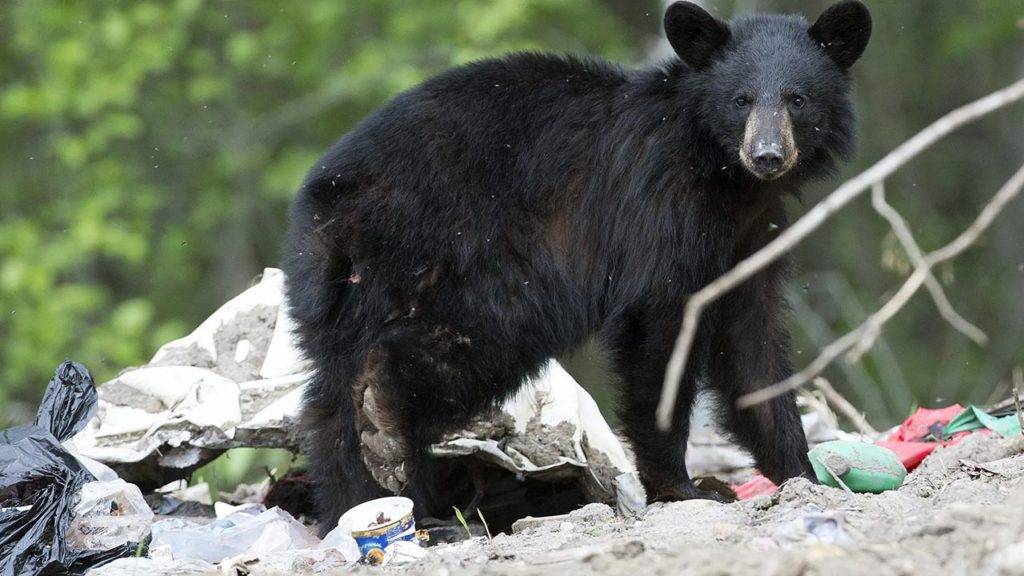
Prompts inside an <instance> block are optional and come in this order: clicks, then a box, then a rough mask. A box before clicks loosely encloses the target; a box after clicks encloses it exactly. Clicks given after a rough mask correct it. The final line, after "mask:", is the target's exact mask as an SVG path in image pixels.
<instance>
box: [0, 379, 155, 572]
mask: <svg viewBox="0 0 1024 576" xmlns="http://www.w3.org/2000/svg"><path fill="white" fill-rule="evenodd" d="M95 403H96V391H95V388H94V386H93V382H92V377H91V376H90V375H89V371H88V370H86V369H85V367H84V366H82V365H81V364H77V363H74V362H64V363H63V364H61V365H60V366H59V367H58V368H57V371H56V374H55V375H54V377H53V379H52V380H50V383H49V385H48V386H47V389H46V393H45V395H44V397H43V401H42V404H41V405H40V407H39V412H38V414H37V416H36V424H34V425H32V426H18V427H15V428H10V429H8V430H4V431H2V432H0V575H2V576H25V575H37V574H81V573H83V572H84V571H85V570H86V569H88V568H89V567H91V566H97V565H100V564H103V563H105V562H108V561H110V560H112V559H114V558H119V557H122V556H126V555H129V554H131V553H132V552H133V551H134V549H135V547H136V544H135V543H125V544H123V545H121V546H117V547H114V548H112V549H110V550H76V549H74V548H73V547H72V546H71V544H70V543H69V542H68V541H67V539H66V537H65V536H66V534H67V532H68V528H69V526H70V524H71V522H72V518H73V516H74V509H75V506H76V504H77V503H78V501H79V492H80V490H81V489H82V486H83V485H85V484H86V483H87V482H91V481H93V480H95V477H94V476H93V474H91V473H90V472H89V470H88V469H87V468H86V467H85V466H84V465H83V463H82V462H79V460H78V459H77V458H76V457H75V456H74V455H73V454H71V453H70V452H68V451H67V450H66V449H65V448H64V447H63V446H62V445H61V441H63V440H66V439H68V438H69V437H70V436H71V435H73V434H75V433H77V432H78V431H79V430H81V429H82V427H83V426H85V424H86V420H87V419H88V418H89V417H90V416H91V415H92V414H93V412H94V411H95V408H96V406H95Z"/></svg>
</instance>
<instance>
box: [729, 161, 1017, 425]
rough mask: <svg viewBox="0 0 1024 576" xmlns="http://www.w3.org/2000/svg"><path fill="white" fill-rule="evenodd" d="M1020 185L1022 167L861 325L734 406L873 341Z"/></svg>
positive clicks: (785, 386)
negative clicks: (935, 269)
mask: <svg viewBox="0 0 1024 576" xmlns="http://www.w3.org/2000/svg"><path fill="white" fill-rule="evenodd" d="M1022 188H1024V166H1021V167H1020V168H1019V169H1018V170H1017V172H1016V173H1015V174H1014V175H1013V177H1012V178H1010V179H1009V180H1008V181H1007V182H1006V184H1003V186H1002V187H1001V188H1000V189H999V191H998V192H996V194H995V196H993V197H992V199H991V200H989V202H988V204H986V205H985V208H983V209H982V211H981V213H980V214H978V217H977V218H976V219H975V220H974V222H972V223H971V225H970V226H968V227H967V229H966V230H964V231H963V232H961V233H960V235H959V236H957V237H956V238H955V239H954V240H953V241H952V242H950V243H949V244H946V245H945V246H943V247H942V248H939V249H938V250H935V251H933V252H930V253H928V255H926V256H925V257H924V261H923V262H922V264H921V265H920V266H918V267H917V268H915V269H914V272H913V274H911V275H910V277H909V278H907V280H906V282H904V283H903V285H902V286H900V289H899V290H898V291H897V292H896V294H895V295H894V296H893V297H892V298H891V299H890V300H889V301H888V302H886V303H885V305H884V306H882V307H881V308H879V309H878V311H877V312H875V313H874V314H872V315H871V316H869V317H868V319H867V320H865V321H864V323H863V324H861V325H860V326H858V327H857V328H855V329H854V330H852V331H850V332H848V333H846V335H844V336H843V337H842V338H840V339H838V340H836V341H835V342H833V343H831V344H829V345H828V346H826V347H824V348H822V350H821V353H820V354H819V355H818V357H817V358H815V359H814V361H813V362H811V363H810V364H808V365H807V367H806V368H804V369H803V370H801V371H799V372H797V373H796V374H793V375H792V376H790V377H789V378H786V379H785V380H783V381H781V382H777V383H775V384H772V385H771V386H767V387H765V388H762V389H760V390H758V391H756V392H751V393H750V394H747V395H745V396H741V397H740V398H739V399H738V400H737V401H736V405H737V406H738V407H740V408H747V407H750V406H753V405H755V404H759V403H761V402H765V401H767V400H771V399H772V398H774V397H776V396H778V395H780V394H785V393H786V392H788V391H790V390H793V389H794V388H797V387H799V386H800V385H802V384H804V383H805V382H807V381H809V380H810V379H811V378H814V377H815V376H816V375H818V373H820V372H821V371H822V370H824V369H825V367H826V366H828V365H829V364H830V363H831V362H832V361H833V360H835V359H836V358H837V357H839V355H840V354H842V353H843V352H846V351H847V350H850V349H851V348H853V347H854V346H858V347H864V346H865V343H869V342H871V341H873V339H874V338H875V336H876V335H877V334H878V332H879V331H880V330H881V328H882V325H883V324H885V323H886V322H888V321H889V320H890V319H891V318H892V317H893V316H895V315H896V313H897V312H899V311H900V310H901V309H902V308H903V306H904V305H906V303H907V302H908V301H909V300H910V298H911V297H912V296H913V295H914V294H915V293H916V292H917V290H918V289H919V288H920V287H921V285H922V284H924V282H925V278H927V277H928V273H929V271H930V269H931V268H932V267H934V266H935V265H936V264H939V263H942V262H945V261H947V260H950V259H952V258H955V257H956V256H957V255H959V254H960V253H961V252H963V251H964V250H966V249H967V248H968V247H969V246H970V245H971V244H973V243H974V241H975V240H977V239H978V237H979V236H980V235H981V233H982V232H984V231H985V230H987V229H988V227H989V226H990V225H991V224H992V221H993V220H995V218H996V216H998V215H999V213H1000V212H1001V211H1002V209H1003V208H1004V207H1005V206H1006V204H1007V203H1009V202H1010V201H1011V200H1013V199H1014V198H1016V197H1017V195H1018V194H1020V191H1021V189H1022Z"/></svg>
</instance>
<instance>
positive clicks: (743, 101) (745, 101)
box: [732, 96, 750, 108]
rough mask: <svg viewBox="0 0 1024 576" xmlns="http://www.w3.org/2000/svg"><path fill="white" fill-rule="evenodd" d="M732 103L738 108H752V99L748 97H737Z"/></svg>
mask: <svg viewBox="0 0 1024 576" xmlns="http://www.w3.org/2000/svg"><path fill="white" fill-rule="evenodd" d="M732 102H733V104H735V105H736V107H737V108H746V107H747V106H750V99H749V98H747V97H746V96H737V97H736V98H735V99H733V101H732Z"/></svg>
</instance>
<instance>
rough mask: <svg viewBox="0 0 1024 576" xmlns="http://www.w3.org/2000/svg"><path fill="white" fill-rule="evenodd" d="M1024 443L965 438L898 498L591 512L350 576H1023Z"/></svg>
mask: <svg viewBox="0 0 1024 576" xmlns="http://www.w3.org/2000/svg"><path fill="white" fill-rule="evenodd" d="M1022 449H1024V441H1022V439H1020V438H1014V439H1004V438H997V437H991V436H982V435H974V436H971V437H968V438H966V439H965V440H964V441H962V442H961V443H960V444H958V445H955V446H951V447H948V448H945V449H940V450H937V451H936V452H935V453H934V454H933V455H932V456H930V457H929V458H928V459H927V460H926V461H925V462H924V463H923V464H922V465H921V467H919V468H918V469H917V470H915V471H914V472H913V473H912V474H911V475H910V476H908V478H907V480H906V482H905V484H904V486H903V487H901V488H900V489H899V490H896V491H891V492H887V493H884V494H878V495H874V494H850V493H846V492H844V491H843V490H841V489H835V488H828V487H824V486H816V485H812V484H810V483H809V482H806V481H803V480H794V481H791V482H788V483H787V484H785V485H784V486H783V487H782V489H781V490H780V491H779V492H778V493H776V494H775V495H773V496H770V497H759V498H756V499H754V500H749V501H746V502H736V503H733V504H719V503H717V502H711V501H702V500H701V501H689V502H676V503H670V504H655V505H652V506H650V507H649V509H648V510H647V512H646V513H645V514H644V515H643V517H642V518H639V519H635V520H634V519H628V520H627V519H622V518H617V517H616V516H615V514H614V513H613V511H612V509H611V508H608V507H607V506H603V505H600V504H591V505H588V506H586V507H585V508H582V509H580V510H577V511H576V512H573V513H572V514H570V515H569V516H568V517H567V518H563V519H556V520H551V521H542V522H532V523H530V525H529V526H528V527H525V528H519V529H518V530H516V531H515V532H514V533H513V534H499V535H496V536H495V537H494V538H493V539H492V540H491V541H486V539H477V540H470V541H465V542H461V543H456V544H446V545H438V546H435V547H433V548H430V551H431V553H430V555H429V556H428V557H427V558H426V559H424V560H421V561H419V562H417V563H415V564H411V565H402V566H386V567H384V568H372V567H366V566H360V567H358V568H356V569H355V572H356V573H359V574H380V573H381V572H382V571H383V572H384V573H401V574H414V575H415V574H422V575H437V576H441V575H454V574H470V575H475V574H510V575H527V574H562V573H565V574H573V575H574V576H579V575H583V574H609V575H623V576H626V575H628V576H634V575H636V574H694V575H707V576H711V575H718V574H738V575H748V574H749V575H755V574H757V575H778V576H796V575H802V574H827V575H828V576H842V575H846V574H850V575H853V574H858V575H859V574H872V575H875V576H887V575H900V574H943V575H958V574H965V575H982V574H1024V532H1022V529H1024V454H1022Z"/></svg>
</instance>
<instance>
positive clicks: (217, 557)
mask: <svg viewBox="0 0 1024 576" xmlns="http://www.w3.org/2000/svg"><path fill="white" fill-rule="evenodd" d="M318 544H319V540H318V539H317V538H316V537H315V536H313V535H312V534H310V533H309V531H308V530H307V529H306V527H305V526H303V525H302V524H301V523H300V522H299V521H298V520H296V519H294V518H292V517H291V515H290V514H288V513H287V512H285V511H284V510H281V509H280V508H276V507H275V508H271V509H270V510H265V509H264V508H263V506H262V505H259V504H255V505H254V504H246V505H242V506H239V507H237V508H233V509H232V510H231V511H230V513H228V514H226V515H224V516H223V517H218V518H217V520H215V521H214V522H212V523H210V524H198V523H195V522H191V521H188V520H182V519H178V518H172V519H170V520H162V521H160V522H157V523H155V524H153V540H152V542H151V544H150V547H151V548H152V549H154V550H156V549H160V550H166V551H168V552H169V553H170V557H171V558H173V559H175V560H180V559H185V558H196V559H200V560H205V561H207V562H211V563H218V562H220V561H221V560H224V559H225V558H231V557H235V556H240V555H245V554H254V555H257V556H262V555H265V554H269V553H274V552H282V551H286V550H297V549H303V548H315V547H316V546H317V545H318Z"/></svg>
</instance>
